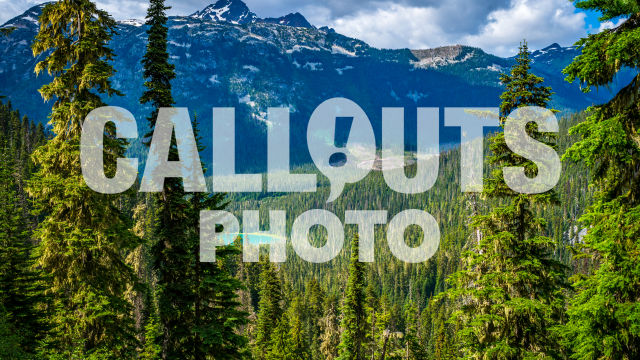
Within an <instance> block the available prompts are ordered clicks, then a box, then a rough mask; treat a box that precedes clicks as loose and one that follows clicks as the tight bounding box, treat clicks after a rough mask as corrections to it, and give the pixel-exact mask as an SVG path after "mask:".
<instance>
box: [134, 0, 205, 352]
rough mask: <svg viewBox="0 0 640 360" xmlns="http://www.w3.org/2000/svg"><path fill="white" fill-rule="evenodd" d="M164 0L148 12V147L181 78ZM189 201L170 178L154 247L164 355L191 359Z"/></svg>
mask: <svg viewBox="0 0 640 360" xmlns="http://www.w3.org/2000/svg"><path fill="white" fill-rule="evenodd" d="M167 9H169V7H167V6H165V5H164V0H151V1H150V3H149V8H148V10H147V18H146V20H147V21H146V25H147V26H149V28H148V29H147V36H148V39H147V48H146V52H145V55H144V57H143V59H142V64H143V67H144V73H143V75H144V77H145V79H146V82H145V83H144V86H145V87H146V91H145V92H144V93H143V95H142V97H141V98H140V103H141V104H147V103H149V104H151V105H152V108H153V110H152V112H151V114H150V116H149V117H148V118H147V119H148V122H149V128H150V132H149V133H148V134H147V135H146V138H147V139H148V140H146V141H145V144H146V145H147V146H149V145H150V139H149V138H150V137H151V135H152V134H153V131H154V128H155V123H156V118H157V115H158V111H159V109H160V108H161V107H171V106H172V105H173V96H172V94H171V80H172V79H173V78H175V73H174V66H173V65H172V64H170V63H169V53H168V51H167V33H168V30H167V27H166V23H167V16H166V10H167ZM177 157H178V151H177V147H176V141H175V134H174V135H172V141H171V147H170V149H169V160H171V161H175V160H177ZM188 208H189V204H188V202H187V200H186V199H185V194H184V188H183V186H182V182H181V181H180V180H179V179H178V178H168V179H166V180H165V183H164V187H163V190H162V192H161V193H159V194H158V195H157V210H156V214H157V222H158V226H157V227H156V230H155V233H154V236H153V237H154V244H153V245H152V248H151V256H152V269H153V270H154V273H155V275H156V277H157V284H156V295H157V299H158V315H159V321H160V325H161V328H162V335H161V336H160V339H159V341H160V342H161V344H162V357H163V358H165V359H166V358H170V359H174V358H181V359H188V358H191V357H193V356H195V354H194V351H196V348H197V347H198V346H197V344H196V341H197V340H196V335H195V333H194V331H193V330H194V326H195V321H196V319H195V312H194V311H195V309H194V307H195V293H194V291H195V287H196V284H194V283H193V279H194V276H195V275H194V273H193V267H194V261H196V259H194V258H193V254H194V249H193V246H194V244H193V241H192V239H191V238H190V235H189V231H190V229H188V224H190V223H191V222H192V221H191V220H190V218H189V214H188V212H189V210H188Z"/></svg>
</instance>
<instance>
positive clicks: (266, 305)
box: [254, 259, 288, 359]
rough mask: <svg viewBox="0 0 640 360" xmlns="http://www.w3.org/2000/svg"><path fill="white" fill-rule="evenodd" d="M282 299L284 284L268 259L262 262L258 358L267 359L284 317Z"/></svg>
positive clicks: (255, 352)
mask: <svg viewBox="0 0 640 360" xmlns="http://www.w3.org/2000/svg"><path fill="white" fill-rule="evenodd" d="M282 300H283V294H282V284H281V283H280V279H279V277H278V272H277V270H276V268H275V265H273V264H272V263H271V262H269V260H268V259H267V260H266V261H263V262H262V263H261V272H260V301H259V303H258V320H257V324H256V335H255V350H254V355H255V357H256V358H258V359H265V356H267V354H269V352H270V351H271V347H272V342H271V338H272V334H273V332H274V329H275V327H276V325H277V324H278V322H280V319H281V318H282V313H283V310H282V305H281V302H282ZM287 325H288V324H287ZM283 326H284V325H283Z"/></svg>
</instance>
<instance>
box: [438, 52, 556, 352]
mask: <svg viewBox="0 0 640 360" xmlns="http://www.w3.org/2000/svg"><path fill="white" fill-rule="evenodd" d="M530 64H531V59H530V58H529V51H528V48H527V44H526V42H524V43H523V44H521V46H520V51H519V53H518V56H517V58H516V64H515V65H514V66H513V68H512V69H511V72H510V73H509V74H501V75H500V81H501V82H502V83H503V84H504V86H505V91H504V93H503V94H502V95H501V96H500V98H501V99H502V103H501V105H500V119H501V125H503V124H504V120H505V118H506V117H507V116H508V115H509V114H510V113H511V112H512V111H513V110H515V109H517V108H518V107H521V106H527V105H529V106H541V107H545V106H546V105H547V102H548V101H549V98H550V96H551V89H550V88H549V87H545V86H542V82H543V79H542V78H540V77H538V76H536V75H534V74H532V73H531V72H530ZM527 132H528V133H529V134H530V135H531V136H533V137H534V138H536V139H537V140H538V141H541V142H544V143H547V144H550V145H552V144H553V141H554V136H553V135H551V134H543V133H540V132H538V131H537V130H536V128H534V127H533V126H532V124H528V125H527ZM490 149H491V156H490V158H489V163H490V165H492V166H493V170H492V172H491V176H490V177H489V178H488V179H486V180H485V189H484V192H483V195H484V197H485V198H489V199H494V200H500V201H501V203H502V204H505V205H503V206H502V205H501V206H498V207H496V208H494V209H493V210H492V211H491V212H490V213H489V214H487V215H477V216H475V217H474V221H473V223H472V226H473V228H474V229H480V231H481V233H482V237H481V238H480V241H479V242H478V243H477V244H475V246H474V247H473V250H471V251H468V252H466V253H465V255H464V258H463V266H464V267H463V270H460V271H459V272H457V273H456V274H454V275H453V276H452V277H451V282H452V284H453V286H454V288H453V289H452V290H451V291H450V295H452V297H453V298H455V299H459V300H460V309H459V310H458V311H456V312H454V314H453V316H452V318H454V319H456V320H458V321H460V322H461V326H460V328H459V329H458V331H457V333H456V335H457V340H458V341H459V344H460V355H462V356H463V357H464V358H467V359H526V358H548V357H550V358H555V357H558V356H560V353H559V345H558V336H557V333H556V332H554V331H553V330H554V329H555V328H556V327H557V326H558V324H559V322H560V320H561V317H562V313H563V307H564V300H563V296H562V285H563V270H564V267H563V265H562V264H561V263H559V262H558V261H555V260H553V259H552V254H553V251H554V249H555V242H554V241H552V240H551V239H549V238H547V237H545V236H543V235H542V233H543V231H544V225H545V222H544V220H543V219H541V218H539V217H537V216H536V209H537V208H539V207H542V206H548V205H549V204H550V203H552V202H553V201H554V199H555V197H554V193H553V191H549V192H546V193H543V194H519V193H516V192H514V191H512V190H511V189H509V188H508V187H507V185H506V183H505V181H504V178H503V173H502V169H503V168H504V167H506V166H520V167H524V168H525V172H526V174H527V175H528V176H533V174H535V172H534V171H535V165H534V164H533V163H532V162H531V161H529V160H527V159H525V158H522V157H520V156H518V155H517V154H515V153H513V152H512V151H511V150H510V149H509V148H508V147H507V144H506V142H505V135H504V133H499V134H497V135H495V136H494V137H493V138H491V140H490Z"/></svg>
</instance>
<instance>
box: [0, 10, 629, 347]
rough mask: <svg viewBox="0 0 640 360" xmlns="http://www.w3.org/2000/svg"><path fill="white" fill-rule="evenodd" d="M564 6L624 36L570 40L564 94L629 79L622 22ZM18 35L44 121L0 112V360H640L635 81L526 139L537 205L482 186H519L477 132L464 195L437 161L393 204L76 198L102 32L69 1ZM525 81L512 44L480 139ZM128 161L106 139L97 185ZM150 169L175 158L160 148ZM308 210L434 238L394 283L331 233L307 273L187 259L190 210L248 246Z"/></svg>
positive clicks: (159, 87) (353, 239) (170, 191)
mask: <svg viewBox="0 0 640 360" xmlns="http://www.w3.org/2000/svg"><path fill="white" fill-rule="evenodd" d="M575 5H576V6H577V7H579V8H583V9H589V10H593V11H598V12H600V13H601V15H602V18H601V20H603V21H604V20H611V19H618V18H625V19H626V20H625V21H624V22H622V23H621V25H619V26H618V27H616V28H614V29H611V30H604V31H602V32H599V33H597V34H593V35H589V36H588V37H587V38H584V39H582V40H580V42H579V43H578V45H579V46H580V48H581V50H582V54H581V55H580V56H578V57H576V58H575V59H574V61H573V63H571V65H569V66H568V67H567V68H566V69H565V70H564V72H565V74H566V75H567V81H570V82H573V81H578V82H580V83H581V85H582V87H583V89H584V91H590V88H591V87H600V86H606V85H607V84H609V83H611V82H612V81H614V78H615V76H616V73H618V72H619V71H620V70H621V69H637V68H638V67H639V66H640V53H638V49H639V48H640V47H639V46H638V44H639V43H640V27H639V26H640V25H639V24H640V5H638V3H637V2H635V1H629V2H621V1H614V0H599V1H594V0H577V1H575ZM168 9H169V8H168V7H167V6H166V5H165V3H164V0H151V1H150V6H149V8H148V13H147V19H146V20H147V23H146V25H147V35H148V39H147V48H146V53H145V56H144V57H143V58H142V59H140V61H141V62H142V64H143V66H144V77H145V79H146V82H145V83H144V84H141V86H144V88H145V92H144V94H143V95H142V97H141V98H140V103H141V106H147V107H148V108H150V109H152V110H151V111H150V113H149V117H148V118H147V120H148V121H147V127H148V129H149V130H150V131H149V132H148V133H147V134H145V141H144V143H145V145H146V146H147V147H148V146H149V145H150V139H151V136H152V134H153V130H154V128H155V119H156V116H157V113H158V109H159V108H161V107H169V106H172V105H173V103H174V100H173V96H172V88H171V81H172V80H173V79H174V78H175V77H176V74H175V72H174V66H173V65H172V64H171V63H170V58H171V57H170V54H169V52H168V50H167V28H166V22H167V16H166V11H167V10H168ZM39 21H40V24H41V25H40V31H39V33H38V35H37V37H36V39H35V41H34V45H33V54H34V56H39V59H41V61H40V62H39V63H38V65H37V67H36V69H35V70H36V72H38V73H41V72H47V73H49V74H50V75H51V76H52V81H51V82H50V83H49V84H46V85H44V86H43V87H42V88H41V89H40V94H41V95H42V97H43V98H44V99H45V100H52V102H51V103H52V104H53V105H52V108H51V111H50V116H49V119H48V120H49V122H48V126H47V127H46V128H45V126H43V125H41V124H40V123H38V125H36V122H34V121H32V120H33V119H31V120H30V119H27V118H26V117H21V116H20V113H19V111H18V110H16V109H13V108H12V105H11V104H10V103H9V102H6V103H3V104H1V105H0V134H1V135H2V136H1V137H0V150H1V153H0V157H1V159H0V359H96V360H97V359H264V360H267V359H268V360H271V359H292V360H294V359H295V360H311V359H313V360H315V359H341V360H347V359H348V360H360V359H372V360H378V359H380V360H383V359H405V360H409V359H412V360H417V359H429V360H431V359H457V358H465V359H585V360H586V359H638V358H640V267H638V264H639V263H640V262H639V260H640V259H639V257H640V152H639V151H640V130H639V129H640V100H639V99H640V97H639V96H638V95H639V91H640V75H636V77H635V78H634V79H633V81H632V82H631V83H630V84H629V85H628V86H626V87H624V88H622V90H620V91H619V93H618V94H617V95H616V96H615V97H614V98H613V99H612V100H611V101H610V102H608V103H606V104H601V105H596V106H592V107H590V108H589V109H587V110H586V111H585V112H582V113H578V114H565V115H563V116H562V117H561V119H560V131H559V132H558V133H557V134H550V133H544V132H540V131H538V128H537V127H536V126H535V125H534V124H528V125H527V132H528V134H529V135H530V136H531V137H533V138H535V139H537V140H538V141H540V142H543V143H545V144H548V145H549V146H552V147H553V148H555V149H556V151H557V152H558V153H559V154H561V156H562V160H563V171H562V175H561V179H560V181H559V183H558V184H557V185H556V187H555V188H554V189H553V190H551V191H548V192H545V193H541V194H520V193H516V192H514V191H513V190H511V189H510V188H509V187H508V186H507V185H506V183H505V179H504V175H503V168H505V167H509V166H519V167H523V168H524V169H525V173H526V174H527V175H528V176H531V177H532V176H535V174H536V172H537V167H536V164H535V163H534V162H532V161H530V160H527V159H526V158H523V157H521V156H519V155H517V154H515V153H513V152H512V151H511V150H510V149H509V147H508V146H507V140H506V139H505V135H504V133H502V132H500V131H498V132H496V133H492V134H488V136H487V137H486V138H485V139H484V141H485V153H486V154H485V159H486V161H485V164H484V165H485V172H484V173H485V176H486V178H485V180H484V190H483V192H482V193H463V192H461V191H460V185H459V184H460V181H459V178H460V149H459V148H453V149H450V150H447V151H444V152H443V153H442V154H441V155H440V160H439V161H440V167H439V177H438V181H437V183H436V185H435V186H434V187H433V188H432V189H431V190H429V191H428V192H426V193H422V194H415V195H403V194H399V193H396V192H394V191H392V190H390V189H389V188H388V187H387V186H386V184H385V181H384V179H383V176H382V174H381V173H380V172H379V171H373V172H372V173H370V174H369V175H368V176H367V177H366V178H365V179H364V180H363V181H361V182H360V183H358V184H352V185H348V186H347V187H346V188H345V190H344V192H343V194H342V196H341V197H339V198H338V199H337V200H336V201H334V202H331V203H328V204H327V203H326V198H327V195H328V192H329V188H328V183H327V181H326V180H325V179H321V181H320V183H319V186H318V191H316V192H314V193H296V194H234V195H226V194H219V193H214V194H205V193H187V192H185V190H184V187H183V184H182V181H181V180H180V179H178V178H170V179H167V181H166V182H165V184H164V187H163V190H162V192H159V193H140V192H137V189H136V188H135V187H134V188H133V189H132V190H130V191H128V192H125V193H122V194H117V195H107V194H100V193H96V192H94V191H92V190H91V189H89V187H88V186H87V185H86V184H85V182H84V180H83V176H82V170H81V157H80V137H81V130H82V123H83V120H84V119H85V117H86V116H87V114H88V113H89V112H90V111H91V110H93V109H95V108H97V107H100V106H104V105H108V104H105V102H104V101H103V99H104V98H105V97H106V98H108V97H114V96H126V94H121V93H120V92H119V91H117V90H116V89H115V88H114V87H113V86H112V83H111V80H110V79H111V77H112V76H113V75H114V73H115V72H116V71H117V69H114V68H113V67H112V65H111V63H112V62H111V61H112V60H113V56H114V55H113V53H112V51H111V49H110V48H109V47H108V46H107V44H108V42H109V40H110V39H111V37H112V36H113V34H114V31H115V26H116V23H115V21H114V20H113V18H112V17H111V16H110V15H109V14H108V13H107V12H105V11H102V10H99V9H98V8H97V7H96V5H95V4H94V3H92V2H91V1H89V0H60V1H57V2H55V3H51V4H48V5H47V6H46V7H45V8H44V10H43V12H42V16H41V18H40V19H39ZM0 36H2V35H1V34H0ZM531 61H532V60H531V58H530V53H529V50H528V48H527V44H526V42H523V43H522V44H521V46H520V49H519V53H518V56H517V62H516V64H515V65H514V66H513V67H512V68H511V69H510V70H509V71H507V72H505V73H504V74H501V75H500V81H501V83H502V84H503V85H504V92H503V94H502V95H501V96H500V99H498V100H499V101H500V103H501V105H500V114H499V115H500V123H501V125H504V121H505V118H506V117H507V116H508V115H509V114H510V113H511V112H512V111H514V110H515V109H518V108H519V107H522V106H528V105H535V106H542V107H544V106H546V105H547V102H549V100H550V98H551V96H552V94H553V89H551V88H549V87H547V86H545V83H544V79H543V78H541V77H539V76H537V75H535V74H533V73H532V72H531V66H530V65H531ZM0 92H1V89H0ZM194 128H196V129H197V123H195V121H194ZM214 136H215V134H214ZM128 148H129V144H128V143H127V142H126V141H124V140H122V139H119V138H118V137H117V136H116V132H115V129H114V127H113V126H107V128H106V130H105V133H104V158H105V161H104V164H105V165H104V167H105V172H106V174H107V175H109V174H113V173H114V172H115V169H116V159H117V158H118V157H122V156H124V154H125V152H126V151H127V149H128ZM199 150H201V151H202V150H204V149H203V148H202V146H199ZM168 156H169V159H170V160H175V159H177V157H178V151H177V144H176V140H175V138H173V139H172V142H171V148H170V151H169V154H168ZM297 170H301V171H306V172H311V171H314V170H313V169H312V168H311V166H310V165H309V166H303V167H302V168H300V169H297ZM297 170H296V171H297ZM415 171H416V169H415V166H407V168H406V172H407V173H408V174H412V173H415ZM315 208H318V209H328V210H331V211H332V212H333V213H335V214H336V215H337V216H338V217H341V218H343V216H344V212H345V211H346V210H352V209H365V210H374V209H386V210H388V212H389V215H390V216H393V215H394V214H397V213H398V212H400V211H402V210H404V209H410V208H413V209H424V210H426V211H428V212H429V213H431V214H432V215H433V216H434V217H435V219H436V220H437V222H438V223H439V224H440V231H441V234H442V237H441V239H440V245H439V249H438V251H437V253H436V254H435V256H433V257H432V258H430V259H429V260H427V261H426V262H423V263H418V264H409V263H404V262H402V261H400V260H398V259H396V258H395V257H394V256H393V255H392V253H391V251H390V250H389V248H388V246H387V245H386V241H385V238H386V237H385V234H386V228H385V226H378V227H376V230H375V239H376V241H375V247H374V250H375V259H374V261H373V262H371V263H368V262H361V261H360V246H359V245H360V239H359V237H358V235H357V231H356V230H357V228H356V227H355V225H353V226H347V227H346V234H347V236H346V239H347V241H346V243H345V247H344V249H343V250H342V251H341V252H340V254H339V255H338V256H337V257H336V258H335V259H333V260H331V261H330V262H328V263H324V264H315V263H309V262H306V261H304V260H302V259H300V258H299V257H297V256H296V255H295V254H294V252H293V249H291V248H290V245H287V247H288V249H287V250H288V254H289V256H288V257H287V261H286V262H283V263H275V262H271V261H270V260H269V256H268V252H267V251H266V250H267V249H266V248H264V249H262V250H263V251H262V252H261V254H262V256H261V259H260V261H259V262H253V263H252V262H244V261H243V260H242V244H241V241H239V240H238V241H236V242H234V243H232V244H230V245H227V246H223V247H219V248H218V249H217V251H216V260H217V261H216V262H214V263H206V262H200V261H199V243H200V233H199V218H200V217H199V215H200V212H201V211H203V210H221V209H226V210H227V211H230V212H233V213H235V214H237V215H239V216H238V217H239V218H242V216H241V214H242V211H243V210H254V209H259V210H260V222H261V226H262V227H263V228H265V229H266V228H268V225H269V224H268V210H270V209H271V210H274V209H277V210H282V209H286V210H287V212H288V218H287V229H290V228H291V226H292V221H293V219H294V218H295V217H296V216H298V215H299V214H301V213H303V212H304V211H306V210H309V209H315ZM343 220H344V219H343ZM314 230H315V231H313V232H312V233H311V235H310V236H311V238H312V239H311V242H312V243H314V244H318V245H321V244H322V242H323V241H324V239H323V237H325V236H326V232H325V231H323V229H321V228H320V229H314ZM421 238H422V232H421V230H420V229H419V228H417V227H416V228H414V227H411V228H409V231H407V232H405V241H406V242H407V243H408V244H410V245H411V244H413V245H416V244H417V243H418V242H419V241H420V239H421Z"/></svg>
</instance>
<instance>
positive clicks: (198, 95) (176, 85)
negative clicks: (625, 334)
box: [0, 0, 626, 166]
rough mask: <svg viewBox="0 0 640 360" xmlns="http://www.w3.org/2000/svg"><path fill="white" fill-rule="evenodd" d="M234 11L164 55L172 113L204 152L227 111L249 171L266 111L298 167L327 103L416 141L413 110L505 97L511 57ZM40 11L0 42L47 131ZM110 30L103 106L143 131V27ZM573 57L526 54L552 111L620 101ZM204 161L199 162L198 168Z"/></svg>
mask: <svg viewBox="0 0 640 360" xmlns="http://www.w3.org/2000/svg"><path fill="white" fill-rule="evenodd" d="M234 4H235V5H234ZM241 5H244V3H242V2H241V1H240V0H220V1H218V2H217V3H216V4H213V5H211V6H208V7H207V8H205V9H203V10H202V11H199V12H197V13H196V14H193V15H191V16H174V17H170V18H169V21H168V23H167V26H168V29H169V35H168V36H169V44H168V45H169V46H168V50H169V52H170V56H171V61H172V62H173V63H174V64H175V66H176V75H177V76H176V79H175V80H174V81H173V93H174V98H175V100H176V105H177V106H181V107H188V108H189V109H190V110H191V111H192V113H197V114H198V115H199V119H200V124H201V125H200V126H201V127H202V129H201V134H202V136H203V139H205V141H207V144H206V145H210V143H209V141H210V139H211V130H210V121H207V119H208V118H209V117H210V114H211V108H212V107H214V106H223V107H227V106H229V107H235V108H236V119H237V120H236V121H237V125H236V128H237V129H238V134H242V135H241V136H240V138H239V139H238V140H237V143H238V144H245V146H239V149H238V150H239V153H238V155H237V156H238V158H239V159H242V160H241V162H242V163H243V164H245V165H248V166H254V165H255V166H262V165H264V163H265V162H264V159H263V158H262V157H263V156H264V151H262V152H260V153H259V154H256V148H258V149H264V148H266V135H265V133H266V130H267V128H268V126H269V119H268V117H267V109H268V108H269V107H279V106H286V107H289V108H290V113H291V134H292V135H291V145H292V147H293V148H294V150H293V151H292V154H291V155H292V161H293V162H302V161H304V160H305V159H307V156H308V154H307V153H306V150H305V149H306V144H305V139H306V123H307V121H308V119H309V116H310V115H311V113H312V112H313V110H314V109H315V108H316V107H317V106H318V105H319V104H320V103H321V102H323V101H325V100H327V99H328V98H331V97H338V96H340V97H346V98H349V99H351V100H353V101H355V102H356V103H357V104H359V105H360V106H361V107H362V108H363V109H364V110H365V112H366V113H367V115H368V116H369V118H370V120H371V122H372V124H373V126H374V130H375V132H376V135H377V136H380V128H381V126H380V121H381V107H404V108H405V117H406V119H407V131H408V132H409V133H412V131H413V132H415V129H414V128H415V116H416V110H415V109H416V107H446V106H469V107H485V106H497V105H498V104H499V94H500V93H501V92H502V88H501V84H500V83H499V81H498V74H499V73H500V72H501V71H507V70H508V68H509V67H510V66H511V65H512V64H513V59H512V58H501V57H497V56H494V55H491V54H487V53H486V52H484V51H483V50H482V49H479V48H475V47H469V46H462V45H456V46H448V47H442V48H437V49H427V50H409V49H397V50H389V49H376V48H374V47H371V46H369V45H368V44H367V43H365V42H363V41H360V40H357V39H353V38H349V37H347V36H343V35H341V34H338V33H336V32H335V31H333V30H332V29H329V28H327V27H321V28H315V27H313V26H311V24H308V22H306V19H304V17H303V16H302V15H300V16H297V15H296V14H293V15H291V14H290V15H288V16H284V17H282V18H277V19H275V20H269V19H264V20H263V19H259V18H257V17H256V16H255V14H253V13H252V12H251V11H249V9H248V8H247V7H246V5H244V6H241ZM207 9H209V10H207ZM221 9H223V10H224V11H222V10H221ZM238 9H240V10H238ZM41 10H42V6H36V7H33V8H31V9H29V10H27V11H26V12H25V13H24V14H22V15H20V16H17V17H15V18H13V19H11V20H10V21H8V22H7V23H6V24H4V25H3V27H14V28H15V31H13V32H12V33H11V34H10V35H8V36H6V37H2V38H0V84H1V85H0V94H2V95H4V96H6V97H7V98H8V99H9V100H11V101H12V103H13V105H14V106H15V107H16V108H18V109H20V111H21V112H22V113H24V114H26V115H28V116H29V117H30V118H32V119H35V120H38V121H42V122H46V119H47V116H48V113H49V111H50V108H51V103H48V104H45V103H44V102H43V100H42V98H41V96H40V95H39V93H38V91H37V90H38V88H39V87H41V86H42V85H43V84H45V83H47V82H48V81H49V80H50V79H49V78H48V77H47V75H46V74H43V75H41V76H39V77H36V76H35V73H34V71H33V69H34V67H35V64H36V63H37V62H38V61H40V60H41V59H42V58H41V57H40V58H34V57H33V55H32V52H31V48H30V46H31V43H32V41H33V38H34V36H35V34H36V32H37V30H38V23H37V19H38V17H39V15H40V13H41ZM207 14H208V15H207ZM214 14H215V15H214ZM250 19H253V20H250ZM302 20H304V22H302ZM307 24H308V26H304V25H307ZM117 30H118V34H117V35H116V36H114V38H113V40H112V42H111V44H110V45H111V47H112V48H113V50H114V53H115V54H116V58H115V60H114V63H113V66H114V68H115V69H116V71H117V72H116V74H115V76H114V77H113V84H114V86H115V87H116V88H117V89H119V90H120V91H121V92H122V93H124V94H125V96H123V97H115V98H111V99H105V100H106V102H107V103H109V104H110V105H116V106H122V107H124V108H126V109H129V110H130V111H131V112H132V113H133V114H134V115H135V116H136V118H137V119H138V122H139V124H140V126H143V125H144V124H145V120H144V119H145V118H146V116H148V114H149V112H150V108H149V107H146V106H141V105H140V104H139V101H138V100H139V98H140V96H141V94H142V91H143V85H142V84H143V83H144V79H143V78H142V64H141V63H140V59H141V58H142V56H143V54H144V52H145V46H146V30H147V26H146V25H144V22H143V21H140V20H127V21H120V22H119V25H118V29H117ZM578 54H579V50H577V49H574V48H561V47H556V46H553V47H550V48H545V49H542V50H540V51H539V52H534V53H533V54H532V57H533V59H534V60H535V61H534V63H533V64H532V67H533V71H534V72H535V73H537V74H539V75H541V76H543V77H544V78H545V83H546V84H548V85H550V86H552V87H553V91H554V93H555V94H554V98H553V106H554V107H555V108H557V109H571V110H577V109H583V108H585V107H586V106H589V105H591V104H593V103H600V102H603V101H605V100H606V99H608V98H609V97H610V94H611V91H616V89H615V88H612V89H610V90H601V91H598V92H593V93H589V94H583V93H582V92H581V91H580V89H579V86H578V85H576V84H568V83H566V82H565V81H564V76H563V74H562V73H561V69H562V68H564V67H565V66H566V65H567V64H568V63H569V62H570V61H571V59H573V57H574V56H576V55H578ZM620 84H621V85H624V84H626V83H625V82H622V81H621V82H620ZM412 124H413V125H412ZM141 130H143V129H141ZM141 133H142V132H141ZM458 136H459V130H458V129H455V128H443V129H441V133H440V139H441V141H442V142H451V141H455V140H456V139H457V138H458ZM409 141H412V140H410V139H409ZM413 141H415V140H413ZM246 144H251V145H246ZM297 150H301V151H297ZM243 153H244V157H243V155H242V154H243ZM208 158H210V154H208V153H207V152H205V154H203V159H204V160H206V159H208Z"/></svg>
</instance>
